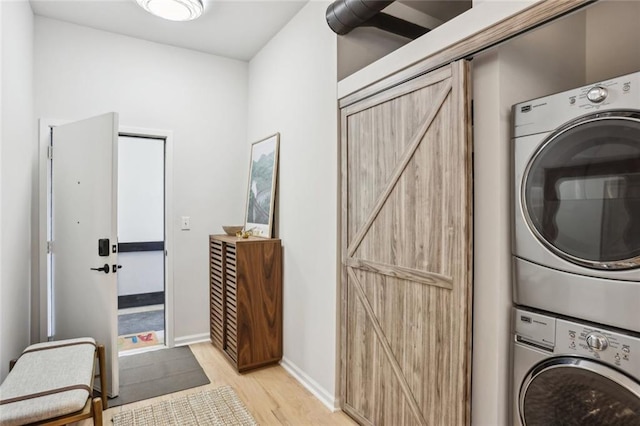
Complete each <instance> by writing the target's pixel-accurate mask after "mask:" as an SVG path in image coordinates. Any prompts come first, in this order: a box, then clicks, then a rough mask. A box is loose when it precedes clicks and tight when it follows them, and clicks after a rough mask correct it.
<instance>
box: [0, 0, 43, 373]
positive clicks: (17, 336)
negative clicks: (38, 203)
mask: <svg viewBox="0 0 640 426" xmlns="http://www.w3.org/2000/svg"><path fill="white" fill-rule="evenodd" d="M0 19H1V20H0V23H1V25H0V34H1V35H0V37H1V41H2V43H1V46H2V47H1V55H0V58H1V59H0V63H1V68H2V71H1V72H2V76H1V85H0V88H1V95H0V99H1V109H2V111H1V117H2V125H1V126H0V127H1V128H2V130H1V133H2V139H1V142H2V145H1V146H0V176H1V177H0V200H1V204H0V211H1V212H2V215H1V217H0V253H1V254H2V255H1V256H0V336H2V338H1V339H0V381H2V380H4V378H5V376H6V375H7V373H8V369H9V360H10V359H12V358H16V357H17V356H18V355H19V354H20V352H22V350H23V349H24V348H25V347H26V346H27V345H28V344H29V343H30V335H31V330H30V324H31V299H32V292H31V291H30V288H31V262H30V259H31V221H32V203H33V201H32V200H33V197H32V187H33V182H34V181H33V178H32V176H33V173H34V171H35V164H36V163H35V160H36V141H35V133H34V129H35V122H34V120H33V14H32V12H31V7H30V6H29V3H28V2H26V1H15V2H4V1H3V2H0ZM33 298H34V299H36V300H37V294H34V295H33ZM36 318H37V317H36ZM34 323H35V324H37V319H36V320H35V321H34Z"/></svg>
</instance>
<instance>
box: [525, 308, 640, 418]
mask: <svg viewBox="0 0 640 426" xmlns="http://www.w3.org/2000/svg"><path fill="white" fill-rule="evenodd" d="M513 337H514V340H513V425H514V426H603V425H607V426H638V425H640V334H638V333H625V332H621V331H620V330H614V329H608V328H603V327H601V326H599V325H593V324H588V323H580V322H575V321H573V320H567V319H563V318H560V317H555V316H551V315H543V314H540V313H536V312H532V311H528V310H524V309H517V308H514V309H513Z"/></svg>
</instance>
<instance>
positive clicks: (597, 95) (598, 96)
mask: <svg viewBox="0 0 640 426" xmlns="http://www.w3.org/2000/svg"><path fill="white" fill-rule="evenodd" d="M608 94H609V92H608V91H607V89H605V88H604V87H602V86H594V87H592V88H591V89H589V91H588V92H587V99H589V100H590V101H591V102H593V103H596V104H599V103H600V102H602V101H604V100H605V99H606V98H607V95H608Z"/></svg>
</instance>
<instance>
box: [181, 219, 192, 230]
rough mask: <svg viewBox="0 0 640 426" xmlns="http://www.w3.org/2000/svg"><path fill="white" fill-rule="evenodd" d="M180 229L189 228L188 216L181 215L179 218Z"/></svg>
mask: <svg viewBox="0 0 640 426" xmlns="http://www.w3.org/2000/svg"><path fill="white" fill-rule="evenodd" d="M180 229H182V230H183V231H188V230H189V229H191V218H190V217H189V216H182V218H181V219H180Z"/></svg>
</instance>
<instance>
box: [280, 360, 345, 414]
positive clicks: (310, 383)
mask: <svg viewBox="0 0 640 426" xmlns="http://www.w3.org/2000/svg"><path fill="white" fill-rule="evenodd" d="M280 365H281V366H282V368H284V369H285V370H286V371H287V372H288V373H289V374H291V375H292V376H293V378H294V379H296V380H297V381H299V382H300V383H301V384H302V386H304V387H305V388H306V389H307V390H308V391H309V392H311V393H312V394H313V396H315V397H316V398H318V399H319V400H320V401H321V402H322V403H323V404H324V405H325V406H326V407H327V408H328V409H329V410H331V411H338V410H340V408H339V406H338V405H337V402H338V400H337V399H336V398H335V397H334V396H333V395H332V394H331V393H330V392H328V391H327V390H326V389H325V388H323V387H322V386H320V384H319V383H318V382H316V381H315V380H313V379H312V378H311V377H309V376H308V375H307V374H306V373H305V372H304V371H302V370H300V369H299V368H298V366H297V365H295V364H294V363H292V362H291V361H289V360H288V359H287V358H282V360H281V361H280Z"/></svg>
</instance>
